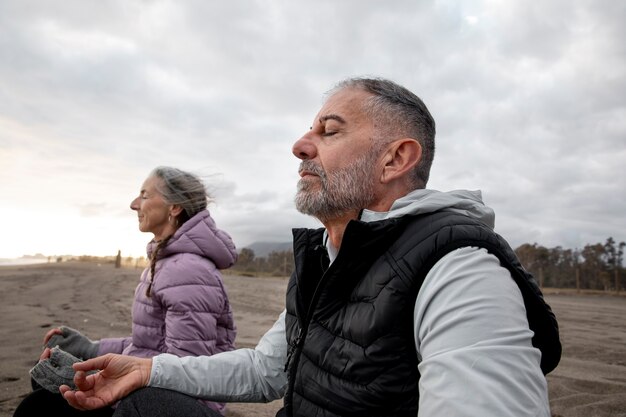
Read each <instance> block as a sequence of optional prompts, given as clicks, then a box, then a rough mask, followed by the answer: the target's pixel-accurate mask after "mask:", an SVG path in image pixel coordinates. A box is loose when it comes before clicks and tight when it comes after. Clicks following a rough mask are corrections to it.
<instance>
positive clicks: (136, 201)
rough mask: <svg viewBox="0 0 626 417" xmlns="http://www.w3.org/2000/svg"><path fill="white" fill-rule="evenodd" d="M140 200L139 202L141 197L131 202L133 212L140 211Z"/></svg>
mask: <svg viewBox="0 0 626 417" xmlns="http://www.w3.org/2000/svg"><path fill="white" fill-rule="evenodd" d="M138 200H139V197H136V198H135V199H134V200H133V201H131V202H130V209H131V210H139V204H138Z"/></svg>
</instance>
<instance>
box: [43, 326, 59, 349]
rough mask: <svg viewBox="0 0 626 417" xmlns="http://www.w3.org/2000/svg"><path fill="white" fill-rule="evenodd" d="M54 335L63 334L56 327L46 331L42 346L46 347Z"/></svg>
mask: <svg viewBox="0 0 626 417" xmlns="http://www.w3.org/2000/svg"><path fill="white" fill-rule="evenodd" d="M55 334H60V335H63V332H62V331H61V329H60V328H58V327H55V328H54V329H50V330H48V333H46V335H45V336H44V337H43V345H44V346H46V345H47V344H48V341H49V340H50V338H51V337H52V336H54V335H55Z"/></svg>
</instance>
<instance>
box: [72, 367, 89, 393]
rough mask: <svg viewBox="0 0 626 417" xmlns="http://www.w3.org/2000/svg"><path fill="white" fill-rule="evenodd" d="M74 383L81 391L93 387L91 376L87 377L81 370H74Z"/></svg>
mask: <svg viewBox="0 0 626 417" xmlns="http://www.w3.org/2000/svg"><path fill="white" fill-rule="evenodd" d="M74 384H76V388H78V389H79V390H81V391H87V390H90V389H91V388H92V387H93V378H91V379H89V378H87V374H86V373H85V372H83V371H76V374H75V375H74Z"/></svg>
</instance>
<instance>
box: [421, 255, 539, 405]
mask: <svg viewBox="0 0 626 417" xmlns="http://www.w3.org/2000/svg"><path fill="white" fill-rule="evenodd" d="M414 320H415V321H414V324H415V345H416V349H417V353H418V358H420V360H421V362H420V364H419V366H418V369H419V372H420V374H421V378H420V381H419V391H420V392H419V394H420V397H419V413H418V416H429V417H433V416H447V417H457V416H468V415H470V416H485V417H490V416H494V417H496V416H497V417H503V416H516V417H520V416H545V417H549V416H550V409H549V403H548V391H547V382H546V379H545V377H544V376H543V373H542V372H541V368H540V361H541V353H540V351H539V350H538V349H536V348H535V347H533V346H532V341H531V339H532V337H533V332H532V331H531V330H530V328H529V326H528V320H527V318H526V309H525V307H524V301H523V299H522V295H521V292H520V290H519V288H518V287H517V285H516V284H515V282H514V280H513V279H512V278H511V275H510V273H509V271H508V270H507V269H505V268H503V267H502V266H500V263H499V261H498V259H497V258H496V257H495V256H493V255H490V254H489V253H488V252H487V251H486V250H485V249H479V248H473V247H465V248H461V249H457V250H455V251H453V252H450V253H449V254H447V255H446V256H444V257H443V258H442V259H441V260H439V262H437V264H435V266H434V267H433V268H432V269H431V270H430V272H429V273H428V275H427V276H426V278H425V280H424V283H423V285H422V287H421V289H420V292H419V295H418V297H417V300H416V304H415V311H414Z"/></svg>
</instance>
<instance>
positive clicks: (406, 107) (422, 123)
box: [329, 78, 435, 188]
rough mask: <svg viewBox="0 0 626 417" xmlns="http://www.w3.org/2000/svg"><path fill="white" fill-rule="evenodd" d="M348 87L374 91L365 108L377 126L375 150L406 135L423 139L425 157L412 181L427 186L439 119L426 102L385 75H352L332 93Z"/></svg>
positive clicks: (331, 92)
mask: <svg viewBox="0 0 626 417" xmlns="http://www.w3.org/2000/svg"><path fill="white" fill-rule="evenodd" d="M346 88H356V89H359V90H363V91H366V92H368V93H370V94H372V98H371V99H370V100H369V101H368V102H367V103H366V105H365V108H364V109H363V111H365V113H366V114H367V115H368V116H369V117H371V118H372V120H373V122H374V124H375V126H376V133H375V135H376V137H375V138H373V139H374V147H375V148H374V150H376V151H381V150H382V148H383V147H384V146H386V145H387V144H389V143H390V142H392V141H394V140H396V139H400V138H403V137H408V138H411V139H415V140H417V141H418V142H419V143H420V145H421V146H422V159H421V160H420V162H419V163H418V164H417V166H416V167H415V170H414V171H413V176H412V178H411V180H412V181H411V182H412V185H413V187H414V188H425V187H426V183H427V182H428V177H429V175H430V167H431V165H432V163H433V157H434V155H435V120H434V119H433V117H432V116H431V114H430V112H429V111H428V108H427V107H426V105H425V104H424V102H423V101H422V100H421V99H420V98H419V97H418V96H416V95H415V94H413V93H412V92H411V91H409V90H408V89H406V88H404V87H402V86H401V85H398V84H396V83H394V82H393V81H390V80H386V79H383V78H349V79H346V80H343V81H341V82H339V83H338V84H337V85H336V86H335V87H334V88H333V89H332V90H330V91H329V94H330V95H332V94H335V93H337V92H339V91H340V90H343V89H346Z"/></svg>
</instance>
